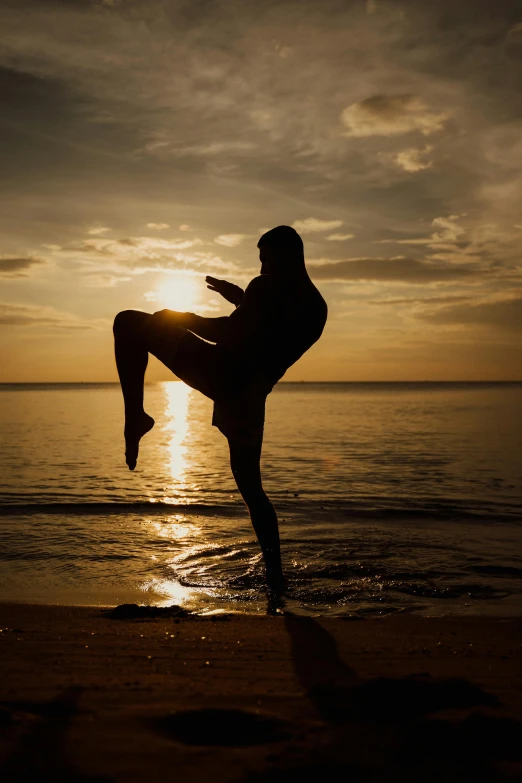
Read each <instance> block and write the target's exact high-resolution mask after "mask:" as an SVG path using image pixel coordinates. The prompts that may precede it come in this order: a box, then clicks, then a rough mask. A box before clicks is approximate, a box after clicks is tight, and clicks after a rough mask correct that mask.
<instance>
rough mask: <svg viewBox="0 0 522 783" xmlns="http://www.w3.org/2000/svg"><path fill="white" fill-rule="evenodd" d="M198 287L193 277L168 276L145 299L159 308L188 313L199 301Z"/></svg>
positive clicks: (183, 275)
mask: <svg viewBox="0 0 522 783" xmlns="http://www.w3.org/2000/svg"><path fill="white" fill-rule="evenodd" d="M199 295H200V285H199V283H198V281H197V280H196V278H195V277H193V276H192V275H186V274H176V275H169V276H168V277H167V278H164V279H163V280H161V281H159V282H158V284H157V286H156V287H155V289H154V290H153V291H149V292H148V293H147V294H145V297H146V298H147V299H148V300H149V301H151V302H155V303H157V304H158V305H159V306H160V307H166V308H167V309H169V310H179V311H181V312H188V311H190V310H191V309H192V308H193V307H195V305H196V304H197V302H198V300H199Z"/></svg>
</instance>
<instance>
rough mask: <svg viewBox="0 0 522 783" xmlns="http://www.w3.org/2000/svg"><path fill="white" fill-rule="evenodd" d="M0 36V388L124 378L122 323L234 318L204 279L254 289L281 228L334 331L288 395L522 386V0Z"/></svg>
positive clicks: (200, 2)
mask: <svg viewBox="0 0 522 783" xmlns="http://www.w3.org/2000/svg"><path fill="white" fill-rule="evenodd" d="M0 29H1V30H2V41H1V43H0V150H1V152H0V155H1V156H2V165H1V171H2V175H1V178H2V188H1V189H0V200H1V203H0V278H1V295H0V326H1V327H2V336H3V339H2V340H1V341H0V381H4V382H9V381H111V380H116V371H115V367H114V360H113V355H112V335H111V324H112V319H113V317H114V315H115V313H116V312H118V311H119V310H122V309H127V308H137V309H143V310H147V311H149V312H153V311H154V310H157V309H161V308H163V307H170V308H171V309H179V310H192V311H195V312H199V313H201V314H206V315H209V316H212V315H222V314H225V313H227V312H229V310H230V306H229V305H227V304H226V303H224V302H223V303H222V302H221V301H220V300H219V297H218V296H217V294H214V293H211V292H210V291H208V290H207V289H206V287H205V284H204V276H205V274H212V275H214V276H217V277H225V278H227V279H229V280H232V281H234V282H236V283H239V284H240V285H242V286H243V287H244V286H245V285H246V284H247V283H248V281H249V280H250V279H251V278H252V277H253V276H255V275H256V274H258V271H259V263H258V258H257V249H256V243H257V240H258V238H259V236H260V234H261V233H262V232H263V231H265V230H266V229H268V228H270V227H273V226H275V225H280V224H288V225H293V226H294V227H295V228H296V229H297V230H298V231H299V232H300V233H301V235H302V237H303V240H304V242H305V251H306V257H307V262H308V267H309V271H310V274H311V276H312V278H313V280H314V281H315V282H316V284H317V285H318V287H319V288H320V290H321V292H322V293H323V295H324V297H325V298H326V300H327V302H328V304H329V311H330V317H329V321H328V324H327V327H326V330H325V333H324V335H323V338H322V340H321V341H320V343H319V344H317V345H316V346H314V347H313V348H312V350H311V351H310V352H309V353H308V354H307V355H306V356H305V357H304V358H303V359H302V360H301V361H300V362H299V363H298V364H297V365H296V366H295V367H293V368H291V370H289V372H288V373H287V375H286V376H285V377H286V379H288V380H401V379H405V380H409V379H411V380H442V379H448V380H451V379H463V380H466V379H520V378H521V377H522V361H521V360H522V263H521V254H520V250H521V246H522V91H521V89H520V85H521V84H522V6H521V5H520V2H519V0H516V1H515V0H497V1H496V2H492V1H489V2H486V0H461V1H460V2H455V0H451V1H450V0H447V1H446V0H444V1H443V2H437V3H428V2H419V0H409V1H408V2H393V1H390V2H387V1H385V0H367V2H365V1H364V0H353V1H352V2H349V1H348V0H344V1H343V0H315V1H311V0H294V1H293V2H287V1H286V0H266V2H265V1H263V2H258V1H257V0H256V1H254V0H161V1H160V0H102V1H100V0H60V1H58V0H16V2H15V0H4V2H2V4H1V5H0ZM168 377H169V373H168V371H166V370H164V369H163V368H161V366H160V365H159V364H158V363H157V362H153V363H152V362H151V367H150V372H149V375H148V379H149V380H156V379H167V378H168Z"/></svg>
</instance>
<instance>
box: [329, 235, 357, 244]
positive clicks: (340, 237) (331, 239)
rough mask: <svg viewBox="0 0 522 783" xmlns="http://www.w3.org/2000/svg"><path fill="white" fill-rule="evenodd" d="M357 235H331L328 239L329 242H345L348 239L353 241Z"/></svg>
mask: <svg viewBox="0 0 522 783" xmlns="http://www.w3.org/2000/svg"><path fill="white" fill-rule="evenodd" d="M354 236H355V234H330V236H329V237H326V239H327V240H328V242H344V241H345V240H346V239H353V238H354Z"/></svg>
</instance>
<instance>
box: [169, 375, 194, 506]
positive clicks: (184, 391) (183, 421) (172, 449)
mask: <svg viewBox="0 0 522 783" xmlns="http://www.w3.org/2000/svg"><path fill="white" fill-rule="evenodd" d="M163 391H164V394H165V397H166V409H165V417H166V423H165V427H164V430H165V433H166V434H167V436H168V437H169V443H168V446H167V460H168V465H167V469H168V472H169V473H170V475H171V477H172V480H173V482H174V483H175V487H176V495H177V497H168V496H167V497H164V498H163V501H164V502H167V503H176V502H177V503H179V502H180V501H181V502H184V500H185V499H184V498H183V497H181V498H180V494H181V495H182V496H183V494H184V493H185V492H186V490H187V488H188V482H187V470H188V459H187V457H188V441H189V439H190V430H191V422H190V416H189V403H190V399H191V396H192V389H190V388H189V387H188V386H185V384H184V383H164V384H163Z"/></svg>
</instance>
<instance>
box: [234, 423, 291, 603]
mask: <svg viewBox="0 0 522 783" xmlns="http://www.w3.org/2000/svg"><path fill="white" fill-rule="evenodd" d="M228 445H229V448H230V467H231V468H232V473H233V475H234V478H235V480H236V484H237V488H238V489H239V491H240V493H241V496H242V497H243V500H244V501H245V503H246V506H247V508H248V511H249V514H250V519H251V520H252V525H253V528H254V531H255V534H256V536H257V540H258V541H259V545H260V546H261V551H262V553H263V558H264V561H265V567H266V581H267V586H268V588H269V590H272V591H275V592H276V593H281V592H282V591H283V589H284V576H283V569H282V565H281V548H280V543H279V527H278V522H277V515H276V512H275V510H274V507H273V506H272V503H271V502H270V500H269V498H268V497H267V495H266V493H265V491H264V489H263V484H262V481H261V466H260V459H261V445H262V444H261V443H260V444H259V445H258V446H250V445H246V444H243V443H240V442H238V441H234V440H232V439H230V438H229V441H228Z"/></svg>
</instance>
